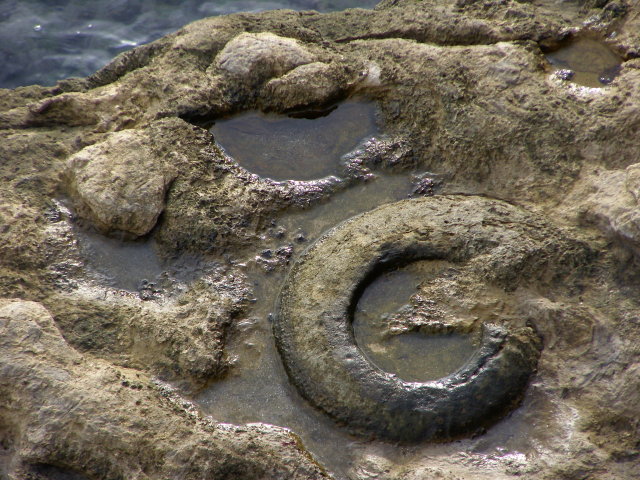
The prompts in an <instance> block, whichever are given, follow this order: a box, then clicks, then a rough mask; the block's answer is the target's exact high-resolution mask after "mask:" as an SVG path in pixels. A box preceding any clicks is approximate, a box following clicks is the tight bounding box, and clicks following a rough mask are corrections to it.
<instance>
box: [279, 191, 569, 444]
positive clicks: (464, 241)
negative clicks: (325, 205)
mask: <svg viewBox="0 0 640 480" xmlns="http://www.w3.org/2000/svg"><path fill="white" fill-rule="evenodd" d="M576 251H577V249H576V248H575V242H571V241H569V240H567V239H565V237H563V236H562V234H561V233H560V232H559V231H558V230H556V229H554V228H551V227H549V226H548V225H547V224H545V222H544V221H543V220H541V219H540V217H538V216H535V215H532V214H530V213H528V212H526V211H524V210H522V209H521V208H518V207H514V206H512V205H510V204H508V203H506V202H502V201H498V200H492V199H488V198H485V197H477V196H462V195H451V196H448V195H447V196H444V195H443V196H437V197H430V198H421V199H412V200H403V201H400V202H397V203H393V204H388V205H384V206H382V207H379V208H377V209H375V210H373V211H370V212H367V213H365V214H362V215H359V216H356V217H353V218H352V219H350V220H348V221H346V222H344V223H342V224H340V225H338V226H337V227H335V228H334V229H332V230H330V231H329V232H328V233H326V234H325V235H324V236H323V237H321V238H320V239H319V240H318V241H317V242H315V243H314V244H313V245H311V246H310V247H309V248H308V249H307V250H306V251H305V252H304V253H303V255H302V256H301V258H300V259H299V260H298V262H297V263H296V264H295V265H294V266H293V267H292V269H291V271H290V272H289V275H288V277H287V280H286V282H285V284H284V287H283V289H282V292H281V295H280V298H279V300H278V305H277V308H276V316H275V321H274V334H275V337H276V342H277V346H278V350H279V352H280V355H281V357H282V359H283V362H284V365H285V368H286V370H287V372H288V374H289V376H290V378H291V380H292V382H293V383H294V384H295V385H296V387H297V388H298V390H299V391H300V392H301V394H302V395H303V396H304V397H305V398H306V399H307V400H308V401H309V402H311V403H312V404H314V405H315V406H316V407H318V408H320V409H321V410H323V411H324V412H326V413H327V414H328V415H329V416H331V417H333V418H334V419H335V420H337V421H338V422H339V423H341V424H344V425H345V426H346V428H347V429H349V430H350V431H351V432H353V433H356V434H364V435H370V436H374V437H379V438H384V439H387V440H392V441H399V442H414V441H419V440H434V441H436V440H440V441H442V440H448V439H452V438H455V437H458V436H461V435H465V434H469V433H473V432H475V431H477V430H478V429H480V428H483V427H486V426H488V425H490V424H491V423H492V422H494V421H496V420H497V419H498V418H500V417H501V416H503V415H505V414H506V413H508V411H509V410H510V409H511V408H513V407H514V406H515V405H517V403H518V401H519V400H520V399H521V398H522V395H523V393H524V390H525V388H526V386H527V383H528V381H529V378H530V376H531V374H532V373H533V372H534V371H535V370H536V366H537V362H538V358H539V356H540V350H541V341H540V339H539V337H538V336H537V334H536V333H535V332H534V330H533V329H532V328H531V327H530V326H528V325H527V324H526V322H525V321H524V320H521V321H515V320H513V319H509V320H507V321H496V320H491V321H484V322H483V324H482V326H481V327H480V328H481V331H482V340H481V342H480V345H479V347H478V349H477V351H476V352H475V353H474V354H473V355H472V357H471V358H470V359H469V361H468V362H467V363H466V364H465V365H464V366H463V367H461V368H460V369H459V370H457V371H456V372H454V373H452V374H451V375H448V376H446V377H443V378H441V379H438V380H435V381H428V382H406V381H403V380H402V379H400V378H398V377H397V376H396V375H393V374H391V373H388V372H384V371H382V370H381V369H379V368H377V367H376V366H375V365H373V364H371V363H370V362H369V361H367V359H366V358H365V357H364V355H363V354H362V352H361V351H360V350H359V348H358V347H357V346H356V342H355V339H354V334H353V328H352V323H351V322H352V318H353V310H354V305H355V304H356V303H357V301H358V298H359V296H360V295H361V293H362V291H363V290H364V288H365V287H366V286H367V285H368V284H369V282H370V281H371V280H372V279H373V278H374V277H375V276H377V275H378V274H380V272H383V271H385V270H388V269H390V268H393V267H395V266H399V265H403V264H407V263H409V262H412V261H417V260H431V259H433V260H448V261H450V262H454V263H456V264H460V265H464V268H465V269H466V270H468V271H471V272H473V274H474V275H475V276H476V277H477V278H479V279H481V281H482V282H486V283H488V284H491V285H495V286H497V287H499V288H500V289H501V290H503V291H505V292H511V291H513V290H515V289H516V288H517V287H518V286H519V285H520V284H521V283H522V282H526V283H527V284H530V283H532V282H536V281H538V282H546V281H549V280H550V279H552V278H553V275H554V274H560V273H562V272H560V270H561V269H562V268H565V269H567V271H569V270H570V269H571V268H572V265H571V263H572V262H575V261H576V260H575V259H573V260H572V259H571V256H572V252H576ZM558 272H560V273H558ZM511 297H514V296H513V295H511ZM516 311H517V309H516Z"/></svg>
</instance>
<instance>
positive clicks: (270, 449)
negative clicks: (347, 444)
mask: <svg viewBox="0 0 640 480" xmlns="http://www.w3.org/2000/svg"><path fill="white" fill-rule="evenodd" d="M0 332H1V338H2V340H1V342H2V343H1V344H0V347H1V349H0V351H1V352H2V353H1V354H0V355H2V357H1V358H2V363H1V365H2V381H1V382H0V392H1V393H2V397H3V398H4V399H5V401H3V404H2V407H1V408H0V425H1V426H2V434H3V437H2V438H3V457H5V458H8V463H7V464H6V466H5V469H4V470H5V472H6V473H7V474H8V475H9V476H10V477H12V478H56V477H60V476H63V475H71V476H73V475H74V474H75V475H78V478H80V477H79V475H84V476H86V477H84V478H123V479H124V478H185V479H187V478H194V479H195V478H203V477H204V478H233V477H236V478H237V477H244V478H283V479H284V478H301V479H302V478H305V479H307V478H323V477H325V475H324V474H323V473H322V471H321V470H320V469H319V468H318V467H315V466H313V465H311V464H310V463H309V461H308V459H307V458H306V457H305V456H304V452H302V451H301V450H300V449H299V448H298V447H297V441H296V438H295V437H294V436H293V435H292V434H290V433H289V432H287V431H286V430H282V429H277V428H274V427H249V428H245V429H238V428H235V427H226V426H218V425H215V424H211V423H207V422H206V421H204V420H203V419H201V418H199V417H198V415H197V413H195V412H193V411H190V410H189V407H190V405H189V404H188V403H187V402H184V401H183V400H180V399H179V397H178V396H176V395H175V394H174V393H173V392H172V391H171V389H169V388H167V387H163V386H162V385H160V384H153V383H152V382H151V381H150V380H149V378H148V377H147V376H146V375H141V374H140V373H139V372H135V371H125V370H121V369H120V370H118V369H115V368H113V367H112V366H110V365H109V364H104V363H101V362H96V361H90V360H88V359H86V358H84V357H83V356H82V355H80V354H78V352H76V351H75V350H73V349H72V348H70V347H69V345H68V344H67V343H66V342H65V341H64V339H63V338H62V336H61V335H60V332H59V331H58V329H57V327H56V326H55V323H54V322H53V319H52V318H51V316H50V315H49V313H48V312H47V311H46V310H45V309H44V308H43V307H42V306H41V305H39V304H37V303H34V302H25V301H20V300H3V301H2V303H1V304H0ZM98 412H99V413H98ZM256 437H257V438H260V442H259V444H256V443H255V441H254V439H255V438H256ZM177 439H180V441H179V442H176V440H177ZM238 458H242V462H241V463H238V461H237V459H238ZM7 467H8V468H7Z"/></svg>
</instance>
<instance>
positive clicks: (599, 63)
mask: <svg viewBox="0 0 640 480" xmlns="http://www.w3.org/2000/svg"><path fill="white" fill-rule="evenodd" d="M546 59H547V61H548V62H549V63H550V64H551V66H552V68H553V69H554V71H555V72H556V75H557V76H559V77H560V78H561V79H563V80H568V81H571V82H573V83H576V84H578V85H582V86H585V87H592V88H594V87H595V88H599V87H603V86H605V85H608V84H609V83H611V82H612V81H613V80H614V78H615V77H616V76H617V75H618V74H619V73H620V69H621V65H622V61H623V59H622V58H621V57H620V56H619V55H618V54H616V53H615V52H614V51H613V50H612V49H611V48H609V47H608V46H607V45H606V44H605V43H603V42H602V41H600V40H597V39H595V38H587V37H584V38H577V39H573V40H570V41H568V42H566V43H564V44H562V45H560V47H559V48H557V49H555V50H553V51H550V52H548V53H547V54H546Z"/></svg>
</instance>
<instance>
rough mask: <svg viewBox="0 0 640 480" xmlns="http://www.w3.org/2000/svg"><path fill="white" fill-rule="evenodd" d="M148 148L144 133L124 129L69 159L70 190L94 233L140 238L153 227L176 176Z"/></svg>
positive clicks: (147, 139) (149, 145) (149, 140)
mask: <svg viewBox="0 0 640 480" xmlns="http://www.w3.org/2000/svg"><path fill="white" fill-rule="evenodd" d="M151 143H152V140H151V139H150V138H149V137H148V136H147V135H145V133H143V132H139V131H131V130H124V131H122V132H116V133H113V134H111V135H109V137H107V139H106V140H105V141H103V142H100V143H98V144H95V145H91V146H89V147H85V148H84V149H82V150H81V151H79V152H78V153H76V154H75V155H73V156H72V157H71V158H70V159H69V160H68V162H67V167H68V170H69V177H70V188H71V190H72V192H73V194H74V196H75V197H76V198H77V199H78V201H79V206H80V211H81V212H82V214H84V215H86V216H87V217H88V218H89V219H90V220H91V221H92V222H93V223H94V224H95V225H96V227H98V229H100V230H102V231H105V232H107V233H108V232H114V231H124V232H128V233H132V234H133V235H138V236H139V235H145V234H146V233H149V231H150V230H151V229H152V228H153V227H154V226H155V224H156V221H157V220H158V217H159V216H160V213H162V210H163V208H164V198H165V193H166V190H167V188H168V186H169V184H170V183H171V181H172V180H173V179H174V178H175V175H176V173H175V172H174V171H172V170H171V169H170V168H169V166H168V165H165V163H164V162H165V160H164V159H163V158H159V157H158V156H156V155H155V152H154V151H153V149H152V147H151Z"/></svg>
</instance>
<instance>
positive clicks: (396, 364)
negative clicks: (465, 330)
mask: <svg viewBox="0 0 640 480" xmlns="http://www.w3.org/2000/svg"><path fill="white" fill-rule="evenodd" d="M447 266H448V264H447V262H439V261H430V260H426V261H420V262H413V263H411V264H409V265H407V266H405V267H402V268H399V269H396V270H393V271H390V272H386V273H383V274H382V275H380V276H379V277H377V278H376V279H375V280H374V281H373V282H372V283H371V284H370V285H369V286H368V287H367V288H366V289H365V291H364V292H363V294H362V296H361V297H360V299H359V301H358V304H357V306H356V310H355V314H354V318H353V333H354V336H355V339H356V343H357V344H358V347H360V349H361V350H362V351H363V353H364V354H365V356H366V357H367V358H368V359H369V361H370V362H371V363H373V364H374V365H376V366H377V367H379V368H380V369H382V370H384V371H385V372H389V373H395V374H397V375H398V377H400V378H401V379H403V380H405V381H408V382H425V381H429V380H435V379H438V378H442V377H444V376H446V375H449V374H451V373H453V372H455V371H456V370H458V369H459V368H460V367H462V366H463V365H464V364H465V363H466V361H467V360H468V359H469V358H470V357H471V355H473V353H474V351H475V350H476V348H477V346H476V345H475V343H474V338H473V336H472V335H459V334H453V333H450V334H438V335H433V334H430V335H427V334H423V333H420V332H408V333H402V334H399V335H393V334H391V333H390V332H389V323H388V321H389V317H390V316H391V315H393V314H394V313H396V312H398V311H399V310H400V309H401V308H403V307H407V306H408V305H407V304H408V303H409V298H410V297H411V296H412V295H413V294H415V293H416V291H417V288H418V286H419V285H420V284H421V283H422V282H425V281H429V280H430V279H431V278H433V277H434V276H435V275H436V274H437V272H438V271H441V270H442V269H443V268H446V267H447Z"/></svg>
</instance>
